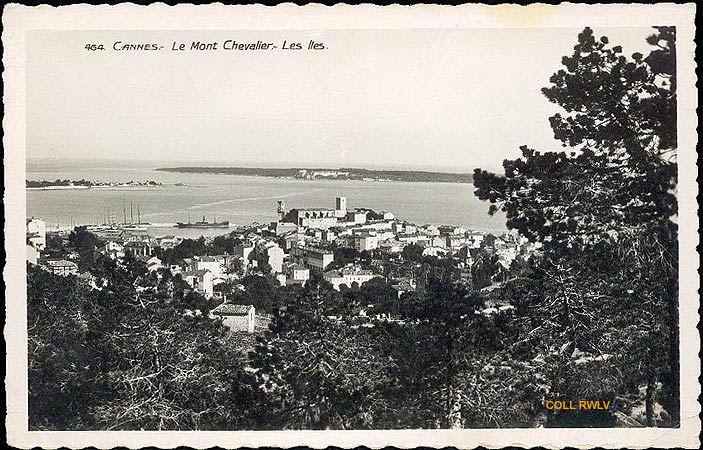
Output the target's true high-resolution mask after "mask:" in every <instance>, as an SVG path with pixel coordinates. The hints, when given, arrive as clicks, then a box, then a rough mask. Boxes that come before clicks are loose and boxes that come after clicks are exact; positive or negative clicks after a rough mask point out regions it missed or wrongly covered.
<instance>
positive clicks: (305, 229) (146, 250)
mask: <svg viewBox="0 0 703 450" xmlns="http://www.w3.org/2000/svg"><path fill="white" fill-rule="evenodd" d="M277 212H278V220H277V221H274V222H271V223H269V224H263V225H256V224H255V225H251V226H241V227H238V228H235V229H234V230H233V231H231V232H230V234H229V235H228V236H227V239H230V240H231V241H230V242H232V243H234V244H235V245H232V248H231V251H230V252H223V253H221V254H206V253H204V254H192V255H188V256H187V257H182V258H173V257H168V255H169V251H171V252H172V251H173V250H174V249H177V248H178V247H179V246H181V245H182V244H183V241H184V239H182V238H179V237H175V236H160V237H154V236H150V235H147V234H145V233H139V232H135V231H133V230H132V229H130V228H129V227H120V226H119V225H114V224H113V225H91V226H87V227H84V228H82V230H83V231H84V232H88V233H91V234H93V235H94V236H95V237H96V238H97V242H99V243H100V246H99V248H96V249H95V253H96V254H97V255H100V256H103V257H106V258H109V259H110V260H114V261H117V262H120V261H122V260H123V259H124V258H125V257H132V258H135V259H136V260H138V261H140V262H142V263H144V264H145V265H146V267H147V269H148V271H149V272H153V273H155V274H157V276H159V277H160V276H162V275H161V274H162V273H163V271H168V272H169V274H170V275H171V276H178V277H180V278H181V279H182V280H183V281H184V282H185V283H187V285H188V286H189V287H190V289H192V290H193V291H194V292H197V293H199V294H201V295H202V296H204V297H205V298H207V299H215V300H216V301H218V302H219V303H220V304H219V305H218V306H217V307H216V308H214V309H213V310H212V311H211V314H212V315H214V316H220V317H222V319H223V322H224V323H225V324H226V325H228V326H229V327H230V328H231V329H232V330H233V331H238V332H249V333H253V332H254V330H255V329H260V328H262V327H263V328H265V324H266V323H267V319H266V317H265V313H266V312H264V311H260V312H259V311H256V310H255V307H254V305H234V304H232V303H230V302H229V299H228V295H227V293H226V291H227V289H222V288H223V287H224V286H229V287H234V289H239V290H244V286H243V285H242V284H240V283H239V281H240V280H242V279H243V278H244V277H246V276H250V275H260V276H261V275H263V274H267V275H268V276H270V277H273V278H274V279H275V280H276V281H277V283H278V285H280V286H293V285H301V286H304V285H305V284H306V282H307V281H308V280H309V279H310V277H311V276H313V275H315V274H317V275H318V276H321V277H322V279H323V280H324V281H326V282H328V283H330V285H331V286H332V288H333V289H335V290H337V291H340V290H342V289H346V288H352V287H357V288H358V287H360V286H362V285H364V284H366V283H368V282H369V281H370V280H372V279H374V278H376V279H380V280H383V281H385V282H386V283H388V284H389V285H390V286H392V288H393V290H394V291H395V294H396V295H397V298H398V300H400V299H401V298H402V296H403V294H406V293H409V292H414V291H416V290H417V289H418V284H421V283H422V280H421V279H419V278H421V277H422V275H421V270H418V269H419V268H420V267H421V264H420V263H421V261H422V259H423V258H425V257H430V258H436V259H437V260H447V261H451V271H452V276H453V279H454V280H455V281H456V282H457V283H464V284H471V285H472V286H473V284H474V283H475V282H476V279H475V276H472V269H475V268H476V265H477V262H476V258H482V257H485V256H488V257H490V258H492V259H493V260H494V263H495V264H494V265H495V268H494V269H492V270H491V273H490V274H489V279H488V280H487V281H484V282H483V284H484V286H479V287H483V288H490V287H491V286H492V285H493V284H494V283H499V282H500V281H501V280H504V277H505V276H507V274H508V273H509V269H510V266H511V264H512V263H513V262H514V261H515V259H516V258H518V257H520V258H523V259H527V258H529V257H530V255H531V254H533V253H534V252H536V251H538V250H539V247H538V245H535V244H531V243H529V242H528V241H527V240H526V239H525V238H522V237H520V236H519V235H518V234H516V233H514V232H513V233H510V232H505V233H503V234H501V235H499V236H494V235H492V234H490V233H486V232H481V231H476V230H469V229H466V228H463V227H460V226H452V225H441V226H436V225H416V224H412V223H409V222H407V221H404V220H401V219H399V218H396V217H395V215H394V214H393V213H392V212H388V211H381V212H376V211H373V210H371V209H368V208H363V207H354V208H350V207H348V206H347V201H346V198H345V197H336V198H335V201H334V207H333V208H293V209H290V210H288V209H286V205H285V202H284V201H278V206H277ZM74 232H75V230H74ZM70 233H71V231H59V232H47V231H46V224H45V222H44V221H43V220H41V219H38V218H31V219H28V220H27V260H28V262H29V263H30V264H32V265H38V266H39V267H41V268H43V269H45V270H47V271H49V272H51V273H53V274H57V275H63V276H70V275H73V276H77V277H79V278H80V279H82V280H84V281H85V282H86V283H88V284H89V285H90V286H91V287H92V288H94V289H100V288H101V283H102V281H101V280H99V279H97V278H96V277H95V275H94V274H93V273H91V269H90V267H83V268H82V269H81V268H80V267H79V263H78V260H79V259H80V257H81V255H80V252H79V251H78V249H76V248H73V247H72V246H71V244H70V242H69V235H70ZM214 239H216V238H209V239H208V240H209V241H213V240H214ZM47 240H52V241H55V242H56V243H57V244H56V245H54V246H53V247H52V246H49V248H48V247H47ZM208 253H209V252H208ZM97 255H96V256H97ZM164 255H166V256H167V258H165V257H164ZM166 259H168V261H167V260H166ZM257 313H259V314H257ZM364 313H365V312H364V311H361V314H364ZM257 319H258V320H259V322H262V323H259V324H258V326H257V325H256V323H255V322H256V321H257ZM262 324H263V325H262Z"/></svg>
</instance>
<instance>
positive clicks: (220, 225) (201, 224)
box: [176, 216, 229, 228]
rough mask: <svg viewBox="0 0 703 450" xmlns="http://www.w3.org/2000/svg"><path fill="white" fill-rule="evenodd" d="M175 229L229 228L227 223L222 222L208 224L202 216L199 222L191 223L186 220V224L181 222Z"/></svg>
mask: <svg viewBox="0 0 703 450" xmlns="http://www.w3.org/2000/svg"><path fill="white" fill-rule="evenodd" d="M176 227H177V228H229V221H224V222H208V221H207V220H205V216H203V220H201V221H200V222H195V223H191V222H190V220H188V223H183V222H178V223H176Z"/></svg>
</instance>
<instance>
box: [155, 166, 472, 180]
mask: <svg viewBox="0 0 703 450" xmlns="http://www.w3.org/2000/svg"><path fill="white" fill-rule="evenodd" d="M152 170H153V171H156V172H166V173H179V174H200V175H229V176H251V177H260V178H276V179H281V180H299V181H364V182H400V183H452V184H473V174H471V173H449V172H429V171H412V170H388V171H385V170H372V169H298V168H292V169H269V168H257V167H157V168H154V169H152ZM354 170H357V172H354ZM300 172H306V173H307V172H312V173H314V172H327V173H329V172H339V173H340V174H341V176H339V175H337V176H325V175H313V176H301V175H300ZM349 173H353V174H354V175H352V176H349ZM375 173H378V174H379V175H374V174H375ZM389 175H390V176H391V177H392V178H388V176H389Z"/></svg>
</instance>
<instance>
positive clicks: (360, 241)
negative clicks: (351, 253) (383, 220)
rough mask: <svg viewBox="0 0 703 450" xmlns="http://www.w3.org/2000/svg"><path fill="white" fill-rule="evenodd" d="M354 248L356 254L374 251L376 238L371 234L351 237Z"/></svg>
mask: <svg viewBox="0 0 703 450" xmlns="http://www.w3.org/2000/svg"><path fill="white" fill-rule="evenodd" d="M353 240H354V248H355V249H356V251H357V252H363V251H368V250H375V249H377V248H378V237H377V236H375V235H371V234H358V235H355V236H353Z"/></svg>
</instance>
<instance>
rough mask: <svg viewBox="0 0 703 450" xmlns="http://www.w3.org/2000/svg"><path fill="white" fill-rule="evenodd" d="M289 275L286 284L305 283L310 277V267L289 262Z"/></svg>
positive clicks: (287, 269)
mask: <svg viewBox="0 0 703 450" xmlns="http://www.w3.org/2000/svg"><path fill="white" fill-rule="evenodd" d="M286 273H287V275H288V277H287V279H286V285H288V284H303V285H304V284H305V283H306V282H307V281H308V280H309V279H310V269H308V268H306V267H303V266H301V265H300V264H289V265H288V267H287V268H286Z"/></svg>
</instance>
